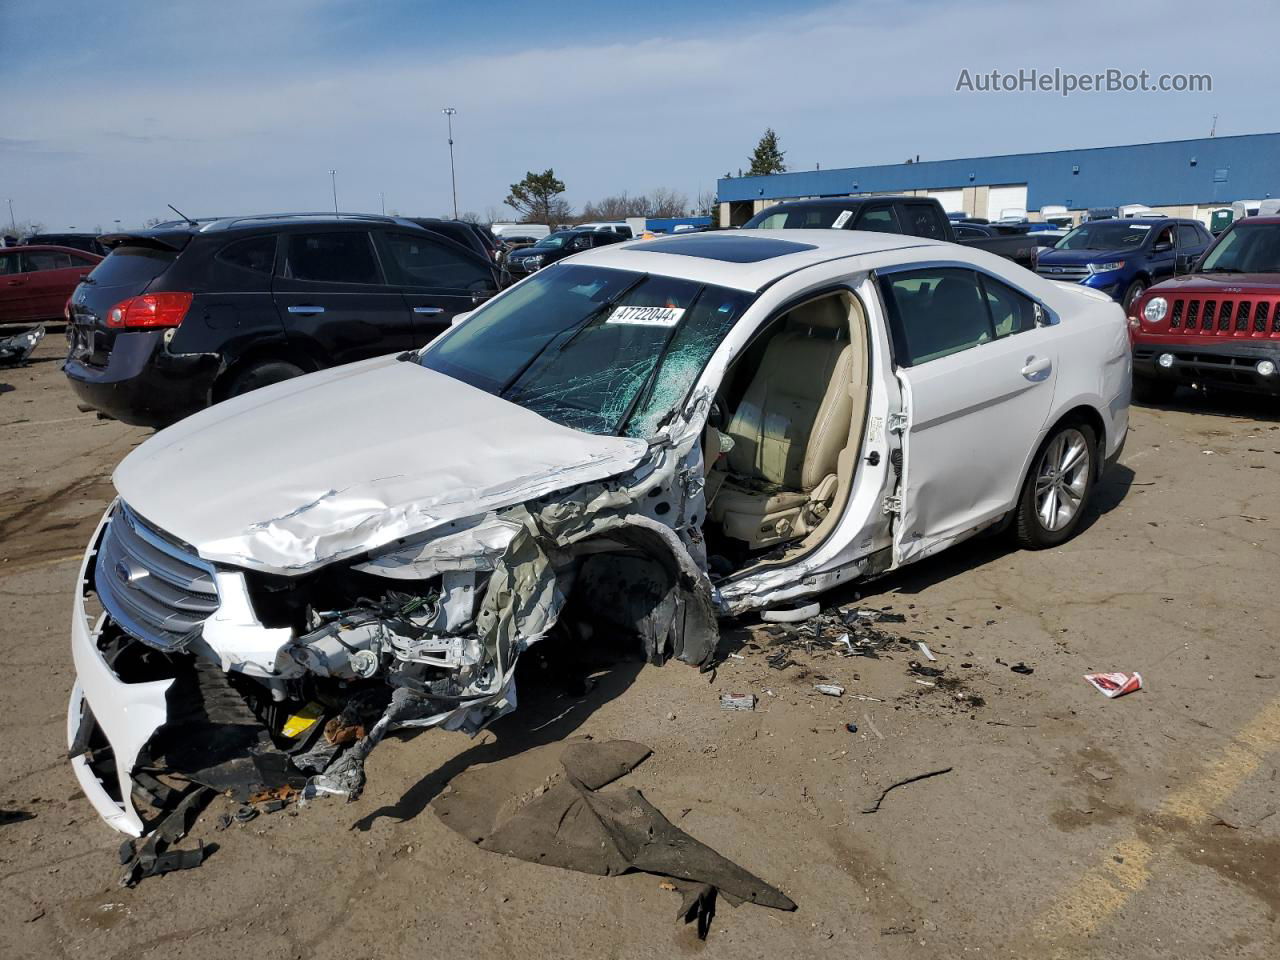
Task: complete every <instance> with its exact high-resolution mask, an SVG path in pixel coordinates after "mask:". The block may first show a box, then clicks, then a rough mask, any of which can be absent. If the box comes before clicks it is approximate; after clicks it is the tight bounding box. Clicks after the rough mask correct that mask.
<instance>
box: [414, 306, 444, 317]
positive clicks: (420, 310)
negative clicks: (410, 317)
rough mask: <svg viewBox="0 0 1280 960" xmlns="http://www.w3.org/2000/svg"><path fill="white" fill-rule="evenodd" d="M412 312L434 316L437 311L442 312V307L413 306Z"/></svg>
mask: <svg viewBox="0 0 1280 960" xmlns="http://www.w3.org/2000/svg"><path fill="white" fill-rule="evenodd" d="M413 312H414V313H419V314H425V315H426V316H428V317H434V316H435V315H436V314H437V313H444V307H414V308H413Z"/></svg>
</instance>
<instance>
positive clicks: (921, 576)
mask: <svg viewBox="0 0 1280 960" xmlns="http://www.w3.org/2000/svg"><path fill="white" fill-rule="evenodd" d="M61 353H62V341H61V337H60V336H58V335H56V334H55V335H51V336H50V337H49V338H48V340H46V342H45V343H44V344H42V346H41V349H40V350H39V352H38V354H37V357H36V362H34V363H33V364H32V365H31V366H29V367H26V368H22V369H17V370H0V450H2V451H3V457H2V462H0V471H3V480H4V485H5V489H6V490H7V491H8V496H7V498H6V499H5V503H4V505H3V507H0V610H3V612H4V629H3V630H2V631H0V658H2V659H0V662H3V663H4V664H5V666H6V668H7V669H6V670H5V674H4V678H3V680H0V744H2V747H0V757H3V766H2V768H0V769H3V778H2V781H0V810H3V811H6V812H7V813H6V817H5V822H4V823H3V824H0V956H3V957H10V958H19V957H41V958H48V957H72V956H95V957H103V958H124V957H128V958H131V960H132V958H137V960H143V958H150V957H156V958H160V957H163V958H165V960H173V958H177V957H229V956H246V957H284V958H290V957H297V958H302V957H307V958H310V957H318V958H327V957H341V958H344V960H355V958H363V957H378V958H395V957H406V958H409V957H412V958H415V960H416V958H421V957H430V956H433V955H443V956H464V957H471V956H476V957H494V956H502V955H508V954H512V953H516V954H525V955H530V956H556V957H561V958H579V957H582V958H588V957H589V958H593V960H595V958H600V957H620V958H622V957H625V958H637V957H655V958H658V957H662V958H666V957H670V956H671V955H673V953H674V954H697V953H700V954H702V955H705V956H707V957H721V956H724V957H728V956H733V957H755V956H766V955H776V956H823V957H831V958H834V957H845V956H861V957H898V956H907V955H911V956H916V957H920V956H923V957H957V956H968V955H982V956H1010V957H1033V956H1035V957H1044V956H1071V957H1094V956H1097V957H1102V956H1112V955H1114V954H1116V953H1117V952H1121V953H1123V955H1124V956H1125V957H1127V958H1135V957H1136V958H1140V957H1197V958H1198V957H1207V956H1214V957H1259V958H1262V957H1274V956H1276V955H1277V952H1278V949H1280V924H1278V921H1277V912H1278V911H1280V812H1278V811H1280V791H1278V790H1277V783H1278V779H1277V766H1278V764H1277V757H1278V756H1280V753H1278V752H1277V748H1280V679H1278V678H1280V645H1278V641H1277V637H1276V632H1275V628H1274V624H1275V620H1276V614H1277V612H1280V600H1278V599H1277V598H1276V596H1274V595H1273V594H1272V592H1271V591H1272V590H1274V589H1275V575H1274V571H1275V570H1276V569H1277V567H1276V564H1277V554H1276V550H1277V543H1276V541H1274V540H1272V539H1271V534H1272V532H1273V530H1274V529H1275V527H1276V525H1277V524H1278V523H1280V514H1277V511H1280V499H1278V498H1277V494H1280V426H1278V425H1277V424H1280V417H1278V414H1280V408H1277V407H1276V406H1275V405H1274V404H1264V403H1260V402H1253V401H1241V400H1219V401H1214V402H1208V403H1206V402H1202V401H1200V400H1197V399H1194V398H1191V397H1187V398H1184V399H1185V405H1184V406H1180V407H1178V408H1176V409H1169V410H1149V409H1140V408H1139V409H1135V410H1134V416H1133V432H1132V433H1131V434H1130V438H1129V444H1128V448H1127V451H1126V454H1125V458H1124V463H1123V465H1122V466H1120V467H1118V468H1117V469H1115V470H1113V471H1112V472H1111V473H1110V474H1109V475H1108V477H1107V479H1106V481H1105V483H1104V484H1103V485H1102V486H1101V488H1100V490H1099V496H1098V498H1097V501H1096V504H1095V512H1094V515H1093V516H1091V518H1090V522H1089V526H1088V528H1087V529H1086V530H1085V531H1084V532H1083V533H1082V534H1081V535H1080V536H1079V537H1078V538H1077V539H1076V540H1074V541H1073V542H1071V543H1069V544H1067V545H1066V546H1065V547H1063V548H1061V549H1058V550H1054V551H1049V552H1042V553H1022V552H1015V551H1013V550H1011V549H1010V548H1009V546H1008V544H1007V543H1006V542H1005V541H1003V540H995V539H988V540H983V541H979V542H976V543H972V544H969V545H966V546H963V547H961V548H959V549H957V550H954V551H952V552H950V553H948V554H944V555H942V556H940V557H937V558H935V559H934V560H932V561H928V562H926V563H924V564H923V565H919V566H917V567H911V568H908V570H907V571H905V572H903V573H901V574H898V575H894V576H892V577H889V578H887V579H885V580H882V581H879V582H877V583H874V584H871V585H866V586H864V587H863V588H862V589H863V591H864V596H863V597H862V598H861V599H858V598H857V597H856V595H855V593H854V591H852V590H847V591H844V592H842V593H838V594H835V595H832V596H830V597H827V598H824V606H836V605H843V606H846V607H850V608H852V607H855V606H856V607H868V606H870V607H875V608H891V609H892V611H893V612H896V613H900V614H903V615H905V618H906V619H905V622H903V623H890V624H883V625H882V626H883V628H884V629H885V630H888V631H891V632H893V633H895V634H897V635H900V636H902V637H904V638H906V639H908V640H911V641H914V640H918V639H927V640H928V642H929V645H930V646H931V648H932V650H933V651H934V653H935V654H936V655H937V656H938V663H937V664H934V665H933V666H936V667H944V668H946V676H947V677H949V678H951V677H954V678H958V680H959V682H960V686H959V687H958V688H948V687H945V686H933V687H927V686H924V685H922V684H919V683H917V682H915V681H916V680H917V679H919V678H918V677H913V676H912V675H911V674H910V673H909V671H908V662H909V661H911V660H913V659H914V660H919V659H921V656H920V654H919V653H918V652H916V651H914V650H913V649H910V648H908V647H907V646H905V645H898V646H897V647H896V648H891V649H890V651H889V652H887V654H886V655H884V656H882V657H881V658H880V659H874V660H873V659H868V658H863V657H858V658H842V657H839V656H836V655H834V654H832V653H830V652H827V648H823V647H815V648H814V650H813V652H811V653H810V652H806V651H805V650H804V649H803V647H798V648H793V649H792V651H791V654H790V656H791V657H793V659H794V660H795V661H796V663H795V664H794V665H792V666H790V667H788V668H787V669H785V670H782V671H778V670H775V669H772V668H770V666H769V665H768V664H767V662H766V659H767V657H769V656H770V655H771V654H773V653H775V652H776V651H775V650H773V649H770V643H771V642H772V639H773V638H771V636H770V635H769V632H768V631H764V630H762V629H760V627H759V625H755V624H752V623H743V624H739V625H736V626H735V627H734V628H733V629H730V630H727V631H726V641H725V643H726V649H731V650H734V651H735V652H736V653H738V655H739V656H741V657H744V658H745V659H737V658H728V659H726V660H725V662H724V663H723V664H722V665H721V666H720V668H719V670H718V672H717V673H716V675H715V677H714V679H709V677H708V676H707V675H700V674H698V673H697V672H696V671H695V670H692V669H690V668H688V667H686V666H684V665H682V664H679V663H673V664H670V665H668V666H665V667H661V668H657V667H649V666H641V665H640V664H639V663H638V662H636V661H634V660H627V659H623V660H620V661H614V662H612V663H611V664H609V669H601V670H600V671H599V672H598V677H597V683H596V684H595V686H594V687H593V688H592V689H591V690H590V691H589V692H588V693H587V694H586V696H585V697H582V696H578V695H574V694H572V693H570V692H568V691H566V689H565V687H564V685H563V684H561V683H559V682H557V679H556V677H555V676H554V674H555V671H554V670H547V669H541V670H540V669H539V664H538V662H537V661H536V660H535V659H534V658H530V659H529V662H528V663H527V664H525V666H526V667H527V669H526V670H525V671H524V676H523V678H522V684H521V691H520V692H521V701H522V704H521V707H520V709H519V710H518V711H517V712H516V713H515V714H514V715H513V716H511V717H507V718H504V720H502V721H500V722H499V723H498V724H496V725H495V726H494V727H493V728H491V729H490V730H489V731H486V732H485V733H482V734H481V735H480V736H478V737H477V738H476V739H475V740H469V739H467V738H466V737H465V736H463V735H461V734H448V733H438V732H436V733H425V734H421V735H417V736H405V737H400V738H394V739H392V740H390V741H389V742H387V743H386V744H384V745H383V746H382V747H380V748H379V750H378V751H377V752H376V753H375V754H374V755H373V758H372V760H371V762H370V765H369V786H368V789H367V790H366V792H365V794H364V796H363V797H362V798H361V799H360V800H359V801H358V802H356V803H354V804H350V805H346V804H343V803H341V802H337V801H328V802H327V801H321V802H317V803H315V804H312V805H308V806H306V807H303V808H302V809H296V808H294V809H291V810H289V811H287V812H283V813H277V814H273V815H264V816H260V817H258V818H257V819H256V820H254V821H252V822H250V823H247V824H243V825H235V826H233V827H231V828H230V829H228V830H225V831H222V832H217V831H215V829H214V825H215V821H216V818H217V814H218V813H220V812H222V811H224V810H226V809H229V807H228V806H227V801H225V800H222V799H219V800H217V801H215V802H214V804H213V806H212V807H211V808H210V809H209V811H208V812H207V813H206V814H205V816H204V817H203V818H202V819H201V820H200V821H199V823H198V824H197V826H196V828H195V830H194V832H193V837H194V838H196V839H203V840H205V841H206V842H207V843H217V844H218V847H219V849H218V850H217V851H216V852H215V853H214V854H213V855H212V856H211V857H209V859H208V860H207V862H206V863H205V864H204V865H203V866H202V867H201V868H199V869H198V870H194V871H189V872H185V873H176V874H171V875H169V876H167V877H162V878H156V879H150V880H145V881H143V883H142V884H141V885H140V886H139V887H138V888H136V889H124V888H121V887H120V886H119V885H118V874H119V867H118V865H117V862H116V849H117V847H118V845H119V842H120V839H121V837H120V836H119V835H117V834H115V833H113V832H112V831H110V830H109V829H108V828H106V827H105V826H104V825H103V824H102V823H101V822H100V821H99V819H98V817H97V815H96V814H95V813H94V811H93V810H92V808H91V807H90V806H89V804H88V802H87V801H86V800H85V799H84V797H83V796H82V795H81V793H80V791H79V790H78V788H77V785H76V782H75V779H74V777H73V776H72V773H71V769H70V767H69V766H68V764H67V763H66V761H65V707H66V698H67V694H68V691H69V690H70V687H71V684H72V680H73V670H72V666H71V660H70V654H69V651H68V647H67V632H68V618H69V611H70V601H71V595H72V590H73V587H74V580H75V577H76V571H77V567H78V564H79V561H80V554H81V551H82V550H83V547H84V544H85V541H86V540H87V538H88V536H89V534H90V533H91V531H92V528H93V525H94V523H95V522H96V520H97V518H98V517H99V515H100V514H101V512H102V510H103V508H104V507H105V506H106V504H107V503H108V501H109V500H110V497H111V486H110V480H109V477H110V473H111V470H112V468H113V467H114V466H115V464H116V463H117V462H118V461H119V460H120V459H121V457H123V456H124V455H125V454H127V453H128V452H129V450H130V449H131V448H132V447H134V446H135V445H137V444H138V443H139V442H141V441H142V440H143V439H144V438H145V436H146V431H143V430H139V429H135V428H131V427H127V426H124V425H122V424H119V423H115V422H110V421H101V420H97V419H95V417H94V416H93V415H92V414H83V413H78V412H77V410H76V407H75V403H74V401H73V398H72V395H71V393H70V391H69V390H68V389H67V387H66V385H65V384H64V383H63V378H62V375H61V373H60V371H59V362H58V361H59V359H60V356H61ZM251 463H252V461H251V459H247V460H246V469H247V470H248V469H252V465H251ZM1019 662H1025V664H1026V665H1028V666H1029V667H1031V668H1033V670H1034V672H1032V673H1030V674H1020V673H1015V672H1012V671H1011V670H1010V666H1011V665H1016V664H1018V663H1019ZM1091 670H1139V671H1141V672H1142V675H1143V677H1144V679H1145V681H1146V685H1147V688H1146V689H1144V690H1143V691H1141V692H1139V693H1136V694H1133V695H1131V696H1128V697H1125V698H1122V699H1118V700H1107V699H1105V698H1104V697H1103V696H1101V695H1100V694H1099V693H1097V692H1096V691H1094V690H1093V689H1092V688H1091V687H1089V686H1088V685H1087V684H1086V683H1085V682H1084V680H1083V679H1082V676H1081V675H1082V674H1084V673H1085V672H1087V671H1091ZM823 679H829V680H831V681H833V682H836V683H839V684H841V685H843V686H845V687H846V688H847V692H846V694H845V696H844V697H842V698H839V699H836V698H832V697H825V696H821V695H819V694H817V693H815V692H814V691H813V684H814V683H815V682H820V681H821V680H823ZM957 690H958V691H959V692H960V693H961V694H964V693H966V692H967V693H968V696H967V697H963V698H960V699H958V698H957ZM731 691H734V692H753V693H755V694H756V695H757V696H758V697H759V698H760V702H759V705H758V706H757V709H756V710H755V712H752V713H748V712H731V711H726V710H722V709H721V708H720V706H719V702H718V701H719V695H720V694H721V693H725V692H731ZM850 694H858V695H861V696H865V697H871V698H876V699H875V700H855V699H851V697H850ZM974 696H976V697H980V698H981V699H982V701H983V703H982V705H981V706H975V705H974V703H973V700H972V697H974ZM566 711H567V712H566ZM848 723H853V724H856V726H857V728H858V729H857V732H853V733H851V732H849V731H848V729H847V728H846V724H848ZM539 727H540V728H541V729H535V728H539ZM581 734H590V735H592V736H594V737H596V738H599V739H608V738H618V737H622V738H627V739H633V740H639V741H641V742H643V743H645V744H648V745H649V746H650V747H652V748H653V750H654V755H653V757H652V758H650V759H649V760H648V761H646V762H645V763H644V764H642V765H641V766H640V767H639V768H638V769H637V770H636V771H635V772H633V773H632V774H630V775H629V776H628V777H627V778H626V779H625V780H623V781H622V782H623V783H624V784H629V785H632V786H635V787H637V788H639V789H640V790H642V791H643V792H644V794H645V796H646V797H648V798H649V799H650V800H651V801H652V802H653V803H654V804H655V805H656V806H657V807H658V808H659V809H661V810H663V811H664V812H665V813H666V814H667V816H668V817H670V818H671V819H672V821H673V822H676V823H677V824H678V825H679V826H681V827H682V828H683V829H685V830H686V831H688V832H689V833H691V834H692V835H693V836H695V837H697V838H698V839H700V840H702V841H704V842H706V843H708V844H710V845H711V846H713V847H714V848H716V849H717V850H719V851H720V852H722V853H723V854H725V855H726V856H728V857H730V858H731V859H734V860H735V861H737V862H738V863H740V864H741V865H743V866H744V867H746V868H747V869H748V870H751V871H752V872H754V873H756V874H758V875H759V876H760V877H762V878H764V879H765V880H767V881H769V882H771V883H773V884H775V885H777V886H778V887H780V888H781V889H782V890H783V891H785V892H786V894H787V895H789V896H790V897H791V898H792V899H793V900H795V901H796V902H797V903H798V904H799V909H798V910H797V911H796V912H794V913H778V912H775V911H771V910H767V909H764V908H761V907H755V906H751V905H744V906H742V907H739V908H738V909H736V910H735V909H731V908H729V907H728V906H727V905H725V904H723V903H722V904H721V906H720V910H719V913H718V914H717V916H716V918H715V920H714V922H713V924H712V928H711V932H710V936H709V938H708V939H707V940H706V941H705V943H702V942H699V941H698V940H697V939H696V937H695V936H694V934H693V930H692V928H691V927H684V926H681V925H678V924H676V923H675V921H674V915H675V912H676V908H677V906H678V897H677V895H676V894H674V893H671V892H668V891H666V890H663V889H661V888H660V887H659V880H658V878H655V877H652V876H648V875H644V874H635V875H629V876H624V877H615V878H600V877H594V876H586V875H581V874H576V873H570V872H567V871H562V870H559V869H555V868H549V867H539V866H536V865H533V864H529V863H524V862H520V861H514V860H509V859H506V858H503V857H501V856H498V855H495V854H491V853H487V852H484V851H482V850H480V849H478V848H475V847H473V846H471V845H470V844H469V843H467V842H466V841H465V840H464V839H463V838H462V837H460V836H458V835H457V834H455V833H453V832H452V831H450V830H449V829H447V828H446V827H445V826H443V824H441V822H440V821H439V820H438V819H437V818H436V817H435V815H434V814H433V813H432V812H431V810H429V809H428V808H427V804H428V803H429V801H430V800H431V799H432V798H433V797H434V796H436V795H437V794H438V793H439V792H440V791H441V790H442V789H444V788H445V787H446V784H447V782H448V780H449V778H450V777H452V776H454V775H456V774H457V773H458V772H460V771H461V770H463V769H465V768H467V767H468V766H470V765H473V764H478V763H487V762H491V761H494V760H498V759H501V758H504V757H508V756H512V755H514V754H518V753H519V752H520V751H522V750H525V749H527V748H528V747H529V746H532V745H535V744H539V743H546V742H550V741H553V740H558V739H560V738H563V737H565V736H568V735H581ZM947 766H950V767H952V770H951V772H950V773H947V774H944V775H941V776H937V777H933V778H931V779H928V780H923V781H920V782H917V783H913V784H910V785H908V786H903V787H901V788H899V789H897V790H894V791H893V792H892V793H890V794H889V795H888V796H887V797H886V799H885V800H884V803H883V805H882V806H881V808H880V809H879V810H878V812H875V813H872V814H867V813H863V812H862V810H863V808H864V807H865V806H866V805H867V804H868V803H870V802H871V801H873V800H874V798H875V797H876V796H877V795H878V794H879V793H880V791H881V790H882V789H883V788H884V787H885V786H887V785H889V784H890V783H893V782H894V781H896V780H899V779H902V778H904V777H908V776H912V775H915V774H918V773H922V772H925V771H928V770H933V769H938V768H941V767H947ZM686 811H687V812H686ZM11 814H16V816H11ZM25 815H32V816H29V817H26V818H25V819H19V818H18V817H19V816H25Z"/></svg>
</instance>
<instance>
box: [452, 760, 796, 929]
mask: <svg viewBox="0 0 1280 960" xmlns="http://www.w3.org/2000/svg"><path fill="white" fill-rule="evenodd" d="M650 752H651V751H650V750H649V748H648V747H646V746H644V745H643V744H639V743H634V742H629V741H610V742H605V743H596V742H594V741H591V740H588V739H585V738H575V739H573V740H570V741H568V742H567V743H555V744H549V745H547V746H544V747H538V748H536V749H534V750H529V751H526V752H524V753H522V754H519V755H517V756H515V757H511V758H509V759H507V760H500V761H498V762H497V763H492V764H488V765H485V766H481V767H473V768H471V769H469V770H467V771H465V772H464V773H462V774H460V775H459V776H457V777H455V778H454V779H453V780H452V781H451V782H450V784H449V787H448V789H447V790H446V791H445V792H444V793H443V794H441V795H440V796H439V797H437V798H436V799H435V800H433V801H432V803H431V808H432V810H433V811H434V812H435V814H436V815H437V816H438V817H440V819H441V820H442V821H443V822H444V823H445V824H446V825H447V826H449V827H450V828H451V829H453V830H456V831H457V832H458V833H461V834H462V835H463V836H465V837H467V839H469V840H471V841H472V842H473V843H475V844H477V845H478V846H480V847H481V848H483V849H485V850H490V851H492V852H495V853H502V854H505V855H507V856H512V857H517V858H519V859H521V860H527V861H529V862H531V863H541V864H548V865H551V866H557V867H563V868H565V869H568V870H577V871H580V872H582V873H591V874H596V875H598V876H616V875H619V874H622V873H626V872H629V871H631V870H640V871H643V872H645V873H653V874H657V875H659V876H666V877H672V878H675V879H678V880H683V881H688V882H691V883H695V884H705V885H708V886H711V887H714V888H716V889H718V890H719V891H720V892H722V893H723V894H725V896H726V897H727V898H730V899H732V900H733V901H734V902H735V903H736V902H742V901H750V902H752V903H757V904H760V905H762V906H767V907H773V908H774V909H777V910H794V909H795V906H796V905H795V903H793V902H792V901H791V900H790V898H788V897H787V896H786V895H785V894H783V893H782V892H781V891H779V890H777V889H776V888H774V887H772V886H770V885H769V884H767V883H765V882H764V881H763V880H761V879H760V878H759V877H756V876H754V875H753V874H751V873H749V872H748V871H746V870H744V869H743V868H742V867H740V866H738V865H737V864H736V863H733V862H732V861H730V860H728V859H726V858H725V857H723V856H721V855H720V854H718V853H716V852H715V851H714V850H712V849H711V848H710V847H707V846H705V845H704V844H701V843H699V842H698V841H697V840H695V839H694V838H693V837H691V836H689V835H688V834H687V833H685V832H684V831H682V830H680V829H679V828H678V827H676V826H674V825H673V824H672V823H671V822H670V821H669V820H667V818H666V817H664V816H663V815H662V813H661V812H660V811H659V810H658V809H657V808H656V807H654V806H653V805H652V804H651V803H649V801H648V800H646V799H645V798H644V796H643V795H642V794H641V793H640V791H638V790H636V789H634V788H630V787H625V788H615V789H613V790H602V789H601V788H602V787H605V786H607V785H608V784H610V783H612V782H613V781H615V780H617V779H618V778H619V777H621V776H623V775H625V774H626V773H628V772H629V771H631V770H632V769H634V768H635V767H636V766H638V765H639V764H640V763H641V762H643V761H644V759H645V758H646V757H648V756H649V755H650ZM704 900H705V897H704ZM686 912H687V911H686Z"/></svg>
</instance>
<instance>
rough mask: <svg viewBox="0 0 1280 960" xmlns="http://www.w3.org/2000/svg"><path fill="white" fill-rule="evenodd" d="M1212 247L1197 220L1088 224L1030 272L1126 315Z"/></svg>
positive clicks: (1045, 255)
mask: <svg viewBox="0 0 1280 960" xmlns="http://www.w3.org/2000/svg"><path fill="white" fill-rule="evenodd" d="M1212 242H1213V237H1212V236H1210V235H1209V231H1208V230H1206V229H1205V227H1204V225H1203V224H1202V223H1200V221H1199V220H1182V219H1175V218H1172V217H1143V218H1134V219H1131V220H1091V221H1090V222H1088V223H1084V224H1081V225H1080V226H1078V227H1076V228H1075V229H1074V230H1072V231H1071V232H1070V233H1068V234H1067V235H1066V236H1065V237H1063V238H1062V239H1061V240H1059V241H1058V242H1057V244H1056V245H1055V246H1053V247H1051V248H1049V249H1047V250H1041V251H1040V254H1039V256H1038V257H1037V258H1036V273H1038V274H1040V276H1042V277H1045V278H1046V279H1048V280H1068V281H1071V280H1074V281H1076V282H1077V283H1083V284H1084V285H1085V286H1087V287H1093V288H1094V289H1095V290H1101V291H1102V292H1103V293H1105V294H1107V295H1108V296H1110V297H1111V298H1112V299H1113V300H1115V301H1116V302H1118V303H1120V304H1121V305H1123V306H1124V308H1125V309H1126V310H1128V309H1129V308H1130V307H1131V306H1132V305H1133V304H1134V303H1135V302H1136V301H1137V299H1138V298H1139V297H1140V296H1142V294H1143V293H1144V292H1145V291H1146V289H1147V288H1148V287H1149V286H1151V285H1152V284H1153V283H1159V282H1160V281H1161V280H1167V279H1168V278H1169V277H1172V276H1174V275H1175V274H1179V273H1186V272H1188V271H1189V270H1190V269H1191V268H1192V266H1194V265H1195V262H1196V261H1197V260H1199V259H1200V255H1201V254H1202V253H1204V252H1205V250H1206V249H1208V247H1209V245H1210V244H1211V243H1212Z"/></svg>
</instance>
